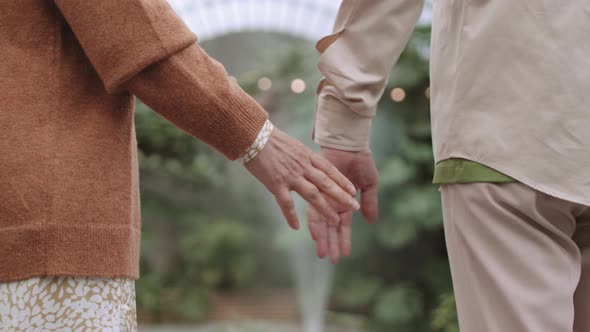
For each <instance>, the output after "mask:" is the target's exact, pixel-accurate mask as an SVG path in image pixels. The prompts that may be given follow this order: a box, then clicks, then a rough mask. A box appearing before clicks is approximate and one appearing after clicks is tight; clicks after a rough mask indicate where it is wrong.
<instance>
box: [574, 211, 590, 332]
mask: <svg viewBox="0 0 590 332" xmlns="http://www.w3.org/2000/svg"><path fill="white" fill-rule="evenodd" d="M574 240H575V241H576V243H577V244H578V246H579V247H580V252H581V253H582V276H581V277H580V283H579V284H578V288H577V289H576V293H575V295H574V307H575V312H576V313H575V315H576V318H575V320H574V322H575V323H574V331H575V332H588V331H590V207H580V212H579V214H578V224H577V228H576V234H575V235H574Z"/></svg>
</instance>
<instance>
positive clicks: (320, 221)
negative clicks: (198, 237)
mask: <svg viewBox="0 0 590 332" xmlns="http://www.w3.org/2000/svg"><path fill="white" fill-rule="evenodd" d="M320 155H322V156H323V157H325V158H326V159H327V160H328V161H330V162H331V163H332V164H333V165H334V166H336V168H338V170H340V172H342V174H344V175H345V176H346V177H347V178H348V179H349V180H350V181H351V182H352V183H353V184H354V185H355V187H357V188H358V189H359V190H360V192H361V212H362V214H363V217H364V218H365V220H366V221H367V222H369V223H372V222H375V221H376V220H377V218H378V217H379V209H378V204H377V192H378V184H379V175H378V173H377V167H376V166H375V162H374V160H373V155H372V153H371V151H359V152H350V151H343V150H335V149H329V148H322V150H321V153H320ZM331 203H332V204H333V206H335V207H336V209H337V211H338V212H339V213H340V224H331V223H328V222H326V221H327V220H326V219H324V217H323V216H322V215H321V214H320V213H318V211H317V210H316V209H315V207H314V206H309V207H308V209H307V223H308V227H309V231H310V233H311V237H312V238H313V239H314V241H315V242H316V249H317V255H318V257H320V258H324V257H326V255H327V254H329V256H330V260H331V261H332V263H337V262H338V260H339V259H340V256H349V255H350V252H351V247H352V243H351V227H352V211H350V209H347V207H346V206H344V205H341V204H340V203H338V202H335V201H334V202H331Z"/></svg>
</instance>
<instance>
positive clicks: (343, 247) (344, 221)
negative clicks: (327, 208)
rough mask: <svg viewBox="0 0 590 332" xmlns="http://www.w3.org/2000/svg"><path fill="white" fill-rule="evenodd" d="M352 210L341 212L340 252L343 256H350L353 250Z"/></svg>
mask: <svg viewBox="0 0 590 332" xmlns="http://www.w3.org/2000/svg"><path fill="white" fill-rule="evenodd" d="M351 237H352V211H347V212H344V213H341V214H340V241H339V243H340V252H341V254H342V256H346V257H348V256H350V253H351V251H352V239H351Z"/></svg>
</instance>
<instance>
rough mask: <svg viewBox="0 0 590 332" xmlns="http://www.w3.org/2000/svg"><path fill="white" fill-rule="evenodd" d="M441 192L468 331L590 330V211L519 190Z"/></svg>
mask: <svg viewBox="0 0 590 332" xmlns="http://www.w3.org/2000/svg"><path fill="white" fill-rule="evenodd" d="M441 192H442V201H443V211H444V226H445V236H446V241H447V249H448V253H449V260H450V264H451V272H452V276H453V286H454V289H455V296H456V300H457V310H458V313H459V325H460V329H461V332H572V331H574V332H589V331H590V207H588V206H584V205H579V204H575V203H571V202H568V201H564V200H561V199H558V198H555V197H552V196H549V195H546V194H544V193H541V192H539V191H536V190H534V189H532V188H530V187H527V186H525V185H523V184H520V183H508V184H492V183H474V184H454V185H444V186H442V188H441Z"/></svg>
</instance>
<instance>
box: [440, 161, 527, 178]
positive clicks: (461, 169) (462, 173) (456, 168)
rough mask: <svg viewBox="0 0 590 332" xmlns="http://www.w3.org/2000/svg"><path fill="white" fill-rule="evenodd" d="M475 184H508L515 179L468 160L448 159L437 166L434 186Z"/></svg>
mask: <svg viewBox="0 0 590 332" xmlns="http://www.w3.org/2000/svg"><path fill="white" fill-rule="evenodd" d="M474 182H491V183H507V182H516V180H514V179H513V178H511V177H509V176H508V175H505V174H503V173H501V172H498V171H496V170H495V169H493V168H490V167H488V166H485V165H483V164H480V163H477V162H474V161H471V160H466V159H459V158H453V159H447V160H443V161H441V162H439V163H438V164H436V166H435V168H434V179H433V181H432V183H434V184H458V183H474Z"/></svg>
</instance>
